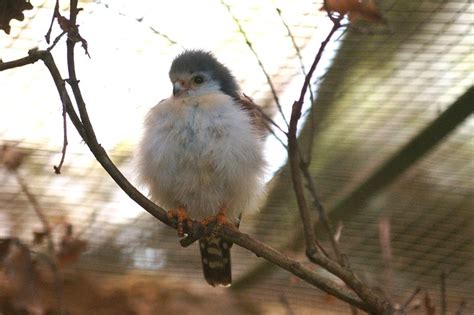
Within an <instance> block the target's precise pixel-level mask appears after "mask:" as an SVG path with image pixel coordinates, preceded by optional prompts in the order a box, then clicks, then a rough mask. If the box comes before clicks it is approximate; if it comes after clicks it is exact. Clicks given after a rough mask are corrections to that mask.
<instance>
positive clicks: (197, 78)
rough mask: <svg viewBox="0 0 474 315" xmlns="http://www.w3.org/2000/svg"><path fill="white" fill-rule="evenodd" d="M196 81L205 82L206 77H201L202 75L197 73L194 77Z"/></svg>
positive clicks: (198, 82)
mask: <svg viewBox="0 0 474 315" xmlns="http://www.w3.org/2000/svg"><path fill="white" fill-rule="evenodd" d="M193 81H194V83H197V84H201V83H203V82H204V78H203V77H201V76H200V75H197V76H195V77H194V78H193Z"/></svg>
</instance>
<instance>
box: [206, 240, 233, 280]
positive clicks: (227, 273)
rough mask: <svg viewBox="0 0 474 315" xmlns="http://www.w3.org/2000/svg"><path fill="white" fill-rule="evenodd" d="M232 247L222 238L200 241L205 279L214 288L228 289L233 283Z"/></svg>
mask: <svg viewBox="0 0 474 315" xmlns="http://www.w3.org/2000/svg"><path fill="white" fill-rule="evenodd" d="M231 246H232V244H229V243H228V242H226V241H225V240H223V239H222V238H221V237H215V236H209V237H205V238H202V239H200V240H199V249H200V251H201V262H202V271H203V273H204V279H206V281H207V283H209V284H210V285H212V286H214V287H215V286H224V287H228V286H230V285H231V283H232V271H231V264H230V247H231Z"/></svg>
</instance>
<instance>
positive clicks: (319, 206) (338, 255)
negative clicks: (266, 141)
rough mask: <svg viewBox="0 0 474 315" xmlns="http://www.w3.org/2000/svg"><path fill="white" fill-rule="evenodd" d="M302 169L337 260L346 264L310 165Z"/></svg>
mask: <svg viewBox="0 0 474 315" xmlns="http://www.w3.org/2000/svg"><path fill="white" fill-rule="evenodd" d="M301 170H302V172H303V176H304V177H305V179H306V182H307V184H308V190H309V192H310V194H311V197H313V204H314V207H315V208H316V209H317V211H318V213H319V220H320V221H321V223H322V224H323V227H324V229H325V230H326V233H327V235H328V237H329V241H330V243H331V247H332V250H333V252H334V255H335V256H336V259H337V261H338V262H339V263H340V264H341V266H343V265H344V261H343V259H342V257H341V251H340V250H339V246H338V244H337V241H336V234H335V233H333V232H332V229H331V225H330V223H329V218H328V215H327V211H326V209H325V208H324V206H323V204H322V203H321V201H320V198H319V195H318V192H317V190H316V184H315V183H314V180H313V177H312V176H311V174H310V173H309V169H308V167H301Z"/></svg>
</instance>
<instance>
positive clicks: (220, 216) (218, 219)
mask: <svg viewBox="0 0 474 315" xmlns="http://www.w3.org/2000/svg"><path fill="white" fill-rule="evenodd" d="M226 210H227V208H226V207H222V208H220V209H219V212H218V213H217V214H216V215H213V216H210V217H208V218H206V219H204V220H202V221H201V223H202V225H204V226H207V225H209V224H211V223H216V225H215V227H214V229H213V231H212V235H213V236H216V235H217V233H218V232H219V230H220V229H222V227H223V226H224V225H227V226H230V227H232V228H236V226H235V224H233V223H230V222H229V221H228V220H227V216H226V214H225V212H226Z"/></svg>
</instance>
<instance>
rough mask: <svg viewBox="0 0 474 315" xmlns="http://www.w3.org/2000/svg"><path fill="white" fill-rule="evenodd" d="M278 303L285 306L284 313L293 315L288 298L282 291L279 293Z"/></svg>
mask: <svg viewBox="0 0 474 315" xmlns="http://www.w3.org/2000/svg"><path fill="white" fill-rule="evenodd" d="M280 303H281V304H282V305H283V307H284V308H285V310H286V315H294V314H295V312H293V309H292V308H291V305H290V301H288V298H287V297H286V295H285V294H284V293H283V294H281V295H280Z"/></svg>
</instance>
